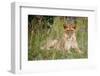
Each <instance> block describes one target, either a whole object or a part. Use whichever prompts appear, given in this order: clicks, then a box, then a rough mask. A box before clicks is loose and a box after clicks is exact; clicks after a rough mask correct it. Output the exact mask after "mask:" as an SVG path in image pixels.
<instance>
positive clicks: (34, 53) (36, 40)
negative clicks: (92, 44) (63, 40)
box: [28, 17, 88, 60]
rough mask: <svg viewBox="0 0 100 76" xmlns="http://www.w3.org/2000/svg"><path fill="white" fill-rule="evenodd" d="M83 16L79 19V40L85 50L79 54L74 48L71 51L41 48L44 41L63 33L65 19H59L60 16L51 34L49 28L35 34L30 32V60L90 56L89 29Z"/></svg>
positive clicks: (81, 48)
mask: <svg viewBox="0 0 100 76" xmlns="http://www.w3.org/2000/svg"><path fill="white" fill-rule="evenodd" d="M82 19H83V18H79V19H77V25H78V27H79V30H78V31H77V34H76V36H77V41H78V45H79V48H80V50H81V51H82V52H83V53H82V54H79V53H77V52H75V50H74V49H70V51H71V53H68V52H66V51H63V50H55V49H50V50H46V49H45V50H41V49H40V47H41V46H42V43H43V42H45V41H46V39H48V38H52V39H54V38H59V37H60V36H62V33H63V27H62V26H63V21H60V20H59V17H57V18H55V22H54V24H53V28H52V30H51V31H50V33H49V34H47V32H46V31H47V30H46V31H45V30H42V31H39V32H36V33H35V34H34V35H32V34H30V32H29V33H28V60H55V59H80V58H88V50H87V47H88V43H87V42H88V32H87V31H86V30H87V26H86V25H87V19H86V21H85V22H83V20H82Z"/></svg>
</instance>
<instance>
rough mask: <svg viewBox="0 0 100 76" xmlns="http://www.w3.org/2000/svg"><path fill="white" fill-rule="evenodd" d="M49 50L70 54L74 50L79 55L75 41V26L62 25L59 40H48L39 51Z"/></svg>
mask: <svg viewBox="0 0 100 76" xmlns="http://www.w3.org/2000/svg"><path fill="white" fill-rule="evenodd" d="M50 48H53V49H57V50H63V51H67V52H70V49H71V48H74V49H75V51H76V52H78V53H81V51H80V49H79V47H78V43H77V40H76V26H75V25H74V24H69V25H68V24H64V33H63V36H62V38H61V39H55V40H48V41H47V43H46V44H45V45H44V46H42V47H41V49H47V50H50Z"/></svg>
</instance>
